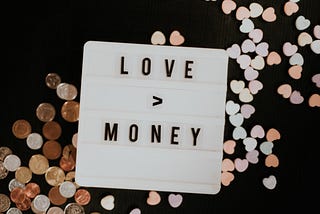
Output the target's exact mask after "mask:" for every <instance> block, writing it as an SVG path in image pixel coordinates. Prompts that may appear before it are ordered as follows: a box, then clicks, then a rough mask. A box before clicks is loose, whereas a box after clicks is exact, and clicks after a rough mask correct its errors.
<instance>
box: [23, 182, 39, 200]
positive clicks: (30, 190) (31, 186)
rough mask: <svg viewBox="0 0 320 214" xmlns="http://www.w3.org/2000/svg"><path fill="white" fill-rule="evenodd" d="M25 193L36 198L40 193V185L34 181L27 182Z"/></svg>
mask: <svg viewBox="0 0 320 214" xmlns="http://www.w3.org/2000/svg"><path fill="white" fill-rule="evenodd" d="M24 193H25V194H26V196H27V197H29V198H35V197H36V196H37V195H38V194H40V186H39V185H38V184H37V183H34V182H30V183H27V184H26V187H25V188H24Z"/></svg>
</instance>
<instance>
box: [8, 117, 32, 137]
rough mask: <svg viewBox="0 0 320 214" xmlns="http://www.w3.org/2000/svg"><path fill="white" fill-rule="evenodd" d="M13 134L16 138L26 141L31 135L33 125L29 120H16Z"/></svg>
mask: <svg viewBox="0 0 320 214" xmlns="http://www.w3.org/2000/svg"><path fill="white" fill-rule="evenodd" d="M12 133H13V135H14V136H15V137H16V138H19V139H25V138H27V137H28V135H29V134H30V133H31V125H30V123H29V122H28V121H27V120H24V119H20V120H16V121H15V122H14V123H13V125H12Z"/></svg>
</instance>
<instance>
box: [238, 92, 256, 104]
mask: <svg viewBox="0 0 320 214" xmlns="http://www.w3.org/2000/svg"><path fill="white" fill-rule="evenodd" d="M239 99H240V101H241V102H244V103H250V102H251V101H252V100H253V96H252V94H251V93H250V90H249V89H248V88H244V89H243V90H242V91H241V92H240V94H239Z"/></svg>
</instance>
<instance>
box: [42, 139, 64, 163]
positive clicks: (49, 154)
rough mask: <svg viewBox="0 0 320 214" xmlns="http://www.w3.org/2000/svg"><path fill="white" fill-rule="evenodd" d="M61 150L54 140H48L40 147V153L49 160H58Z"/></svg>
mask: <svg viewBox="0 0 320 214" xmlns="http://www.w3.org/2000/svg"><path fill="white" fill-rule="evenodd" d="M61 152H62V148H61V145H60V143H59V142H57V141H55V140H49V141H47V142H45V143H44V145H43V147H42V153H43V155H44V156H46V158H48V159H49V160H55V159H58V158H59V157H60V156H61Z"/></svg>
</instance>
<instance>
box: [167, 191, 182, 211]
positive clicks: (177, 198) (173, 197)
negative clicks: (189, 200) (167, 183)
mask: <svg viewBox="0 0 320 214" xmlns="http://www.w3.org/2000/svg"><path fill="white" fill-rule="evenodd" d="M182 200H183V197H182V195H180V194H173V193H171V194H170V195H169V197H168V201H169V204H170V206H171V207H173V208H177V207H179V206H180V205H181V203H182Z"/></svg>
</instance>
